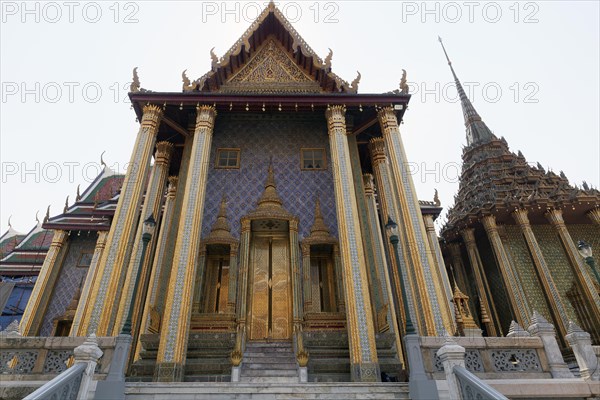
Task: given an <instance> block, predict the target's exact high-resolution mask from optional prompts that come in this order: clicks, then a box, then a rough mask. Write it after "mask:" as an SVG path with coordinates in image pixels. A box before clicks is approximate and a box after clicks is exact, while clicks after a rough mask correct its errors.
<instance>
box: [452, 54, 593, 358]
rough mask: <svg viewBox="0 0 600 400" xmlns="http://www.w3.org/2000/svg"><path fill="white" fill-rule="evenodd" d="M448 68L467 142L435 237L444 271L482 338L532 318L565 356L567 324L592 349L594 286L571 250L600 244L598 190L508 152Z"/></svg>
mask: <svg viewBox="0 0 600 400" xmlns="http://www.w3.org/2000/svg"><path fill="white" fill-rule="evenodd" d="M444 52H445V50H444ZM446 57H447V55H446ZM448 64H449V65H450V69H451V72H452V75H453V77H454V80H455V84H456V88H457V91H458V94H459V96H460V100H461V105H462V110H463V114H464V119H465V127H466V137H467V145H466V147H464V149H463V154H462V161H463V165H462V172H461V176H460V184H459V190H458V193H457V194H456V196H455V204H454V205H453V206H451V207H450V208H449V210H448V215H447V218H448V221H447V223H446V224H445V226H444V227H443V228H442V233H441V236H442V238H443V240H444V246H443V250H444V259H445V265H446V266H447V267H449V268H450V269H451V271H449V274H450V275H451V276H453V277H454V278H455V279H454V282H455V283H456V285H457V286H458V287H459V288H460V290H462V291H464V293H465V294H467V295H468V296H469V298H470V309H471V310H472V311H473V313H474V315H475V316H476V320H477V324H478V325H479V326H480V327H481V329H482V330H484V332H485V333H486V334H487V335H488V336H505V335H506V334H507V333H508V331H509V327H510V324H511V321H516V322H517V323H519V324H520V325H521V326H528V325H529V323H530V322H531V321H530V317H531V315H532V313H533V311H537V312H538V313H540V314H541V315H543V316H544V317H545V318H546V319H547V320H548V321H551V322H552V324H553V325H554V326H555V327H556V329H557V334H558V337H559V344H560V345H561V348H562V349H563V351H565V352H567V353H568V352H569V350H568V344H567V341H566V339H565V336H566V335H567V331H568V326H569V322H570V321H573V322H575V323H576V324H577V325H578V326H580V327H581V328H582V329H583V330H585V331H586V332H588V333H590V334H591V337H592V341H593V342H594V343H595V344H600V298H599V297H598V294H599V293H600V280H598V279H597V278H596V276H595V275H594V271H593V269H592V268H590V266H588V265H587V264H586V263H585V262H584V258H583V257H582V256H581V255H580V254H579V251H578V243H579V241H584V242H586V243H588V244H589V245H591V246H592V247H594V246H595V247H596V248H599V247H600V191H598V190H597V189H594V188H591V187H590V186H589V185H588V184H587V183H585V182H584V183H583V185H582V187H577V186H573V185H571V184H570V183H569V181H568V179H567V177H566V176H565V174H564V173H563V172H562V171H561V172H560V173H558V174H556V173H554V172H553V171H552V170H548V171H546V170H545V169H544V168H543V167H542V165H541V164H540V163H539V162H537V163H536V164H535V165H534V164H532V163H529V162H527V160H526V159H525V156H524V155H523V154H522V153H521V151H518V152H517V153H516V154H515V153H514V152H511V151H510V150H509V147H508V143H507V141H506V139H504V138H503V137H501V138H498V137H497V136H496V135H494V134H493V133H492V131H491V130H490V129H489V128H488V127H487V125H486V124H485V122H483V120H482V119H481V117H480V116H479V114H478V113H477V111H475V108H474V107H473V105H472V104H471V102H470V101H469V99H468V98H467V96H466V94H465V91H464V90H463V88H462V85H461V83H460V81H459V79H458V77H457V76H456V73H455V72H454V68H453V66H452V63H451V62H450V60H449V59H448Z"/></svg>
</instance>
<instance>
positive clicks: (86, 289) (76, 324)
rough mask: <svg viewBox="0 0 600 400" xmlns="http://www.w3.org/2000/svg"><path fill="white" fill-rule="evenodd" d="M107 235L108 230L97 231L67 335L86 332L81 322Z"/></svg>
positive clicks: (88, 304)
mask: <svg viewBox="0 0 600 400" xmlns="http://www.w3.org/2000/svg"><path fill="white" fill-rule="evenodd" d="M107 236H108V231H98V239H97V240H96V247H95V248H94V254H93V255H92V261H91V262H90V267H89V268H88V272H87V275H86V277H85V282H84V284H83V289H82V290H81V296H80V301H79V303H78V304H77V311H76V312H75V317H74V318H73V325H71V333H70V335H69V336H85V335H86V334H87V326H85V325H83V324H82V323H81V322H82V319H83V316H84V315H85V314H87V313H88V308H89V307H90V306H91V305H92V304H93V299H92V298H90V290H91V289H92V287H93V286H94V281H95V280H96V279H98V261H100V257H101V256H102V252H103V251H104V247H105V246H106V238H107Z"/></svg>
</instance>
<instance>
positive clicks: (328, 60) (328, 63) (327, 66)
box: [325, 49, 333, 70]
mask: <svg viewBox="0 0 600 400" xmlns="http://www.w3.org/2000/svg"><path fill="white" fill-rule="evenodd" d="M332 58H333V50H331V49H329V54H327V57H325V69H327V70H331V59H332Z"/></svg>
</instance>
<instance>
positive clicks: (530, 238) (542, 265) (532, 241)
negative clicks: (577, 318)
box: [512, 209, 569, 338]
mask: <svg viewBox="0 0 600 400" xmlns="http://www.w3.org/2000/svg"><path fill="white" fill-rule="evenodd" d="M512 216H513V218H514V220H515V222H517V224H518V225H519V228H520V229H521V232H523V236H524V237H525V242H526V243H527V247H529V253H530V254H531V258H532V259H533V264H534V265H535V269H536V270H537V274H538V277H539V279H540V282H541V283H542V287H543V288H544V292H545V293H546V298H547V299H548V302H549V303H550V307H551V308H552V313H553V314H554V318H556V320H557V321H556V322H558V331H559V332H560V334H561V336H562V337H563V338H564V337H565V335H566V334H567V329H569V316H568V314H567V310H566V308H565V306H564V304H563V303H562V298H561V295H560V292H559V291H558V288H557V287H556V285H555V284H554V280H553V279H552V274H551V273H550V268H548V264H546V260H545V259H544V255H543V254H542V249H541V248H540V245H539V244H538V241H537V239H536V238H535V235H534V234H533V230H532V229H531V224H530V223H529V218H528V217H527V210H525V209H517V210H515V211H513V213H512Z"/></svg>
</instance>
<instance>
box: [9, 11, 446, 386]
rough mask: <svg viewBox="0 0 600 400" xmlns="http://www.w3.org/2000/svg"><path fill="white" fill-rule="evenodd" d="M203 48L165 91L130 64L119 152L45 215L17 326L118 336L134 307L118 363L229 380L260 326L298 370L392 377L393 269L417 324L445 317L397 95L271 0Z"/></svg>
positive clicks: (398, 327) (442, 280) (437, 263)
mask: <svg viewBox="0 0 600 400" xmlns="http://www.w3.org/2000/svg"><path fill="white" fill-rule="evenodd" d="M212 60H213V61H212V68H211V70H210V71H209V72H208V73H207V74H205V75H204V76H202V77H201V78H199V79H196V80H194V81H192V80H190V79H188V78H187V76H186V73H185V71H184V73H183V74H182V77H183V88H182V91H180V92H178V93H159V92H152V91H148V90H145V89H142V88H141V87H140V84H139V79H138V78H137V71H134V81H133V83H132V86H131V93H130V98H131V101H132V104H133V108H134V109H135V112H136V114H137V117H138V119H139V120H140V123H141V126H140V130H139V132H138V135H137V140H136V143H135V147H134V149H133V151H132V155H131V162H130V165H132V166H133V167H130V168H129V169H128V171H127V174H126V176H124V177H123V176H118V175H115V173H114V172H112V171H111V170H109V169H108V168H106V167H105V169H104V171H103V173H102V174H101V175H100V176H99V177H98V178H97V179H96V181H94V183H92V185H91V186H90V187H89V188H87V189H86V190H85V191H83V193H82V194H81V195H79V194H78V196H77V199H76V202H75V203H74V204H73V205H71V206H69V207H65V210H64V212H63V213H62V214H60V215H57V216H53V217H51V218H49V220H48V221H46V222H45V224H44V228H45V229H48V230H51V231H52V232H53V238H52V243H51V245H50V246H49V249H48V254H47V257H46V259H45V262H44V265H43V266H42V268H41V271H40V273H39V276H38V278H37V284H36V286H35V288H34V290H33V293H32V294H31V298H30V300H29V304H28V307H27V309H26V310H25V313H24V315H23V318H22V320H21V322H20V332H21V334H22V335H26V336H35V335H41V336H52V335H71V336H87V335H89V334H91V333H95V334H96V335H98V336H116V335H118V334H119V333H120V332H121V330H122V329H123V325H124V324H125V322H126V319H127V317H128V314H129V313H128V311H129V309H130V307H133V308H132V313H131V315H129V317H130V318H131V327H132V330H131V334H132V337H133V350H132V352H131V356H130V362H131V368H130V370H129V371H130V374H131V376H132V379H138V380H156V381H181V380H184V379H185V380H194V379H196V380H203V379H209V377H212V379H217V380H229V379H230V377H229V375H230V371H231V367H232V363H233V365H236V362H237V363H238V364H239V362H240V361H241V358H243V357H245V355H244V354H245V353H244V350H245V349H247V348H248V346H250V347H251V346H254V345H256V344H257V343H273V344H274V345H278V346H281V347H282V349H283V350H285V351H288V352H289V355H290V356H292V357H295V358H297V359H298V362H302V363H304V364H305V365H307V366H308V372H309V376H311V378H312V379H314V380H334V381H335V380H342V381H344V380H345V381H350V380H354V381H378V380H380V379H381V376H382V373H383V374H385V376H388V377H393V378H394V379H395V378H397V377H398V376H399V375H400V374H401V370H402V368H403V365H404V363H405V362H404V356H403V351H402V345H401V339H400V338H401V335H402V334H403V332H402V330H403V329H404V328H403V327H404V323H403V322H401V321H403V320H404V319H405V315H404V311H403V310H404V308H403V304H402V300H401V295H400V293H401V282H402V281H404V282H406V287H407V301H408V302H409V303H410V307H409V308H408V309H410V310H411V312H412V313H413V315H412V321H414V322H415V325H416V328H417V329H418V332H420V333H422V334H423V335H430V336H435V335H441V334H442V333H443V332H444V331H446V330H447V331H449V332H454V331H455V322H454V312H453V308H452V304H451V299H452V291H451V288H450V284H449V280H448V277H447V274H446V269H445V267H444V264H443V259H442V256H441V254H442V253H441V248H440V247H439V243H438V240H437V237H436V235H435V231H434V228H433V220H434V218H436V217H437V215H438V214H439V213H440V211H441V207H439V203H438V204H436V203H434V202H419V201H418V199H417V196H416V192H415V189H414V185H413V182H412V178H411V176H410V174H409V173H408V171H406V170H404V169H403V168H402V165H404V164H405V163H406V160H407V159H406V154H405V152H404V148H403V144H402V139H401V137H400V133H399V123H400V121H401V120H402V118H403V116H404V112H405V111H406V106H407V104H408V102H409V99H410V95H409V94H408V93H407V92H406V90H405V87H401V89H402V90H396V91H395V92H390V93H388V94H358V93H357V89H358V84H359V80H360V74H359V75H358V77H357V78H356V79H355V80H354V81H352V82H351V83H348V82H347V81H345V80H343V79H341V78H340V77H339V76H337V75H336V74H334V73H333V72H332V67H331V64H332V54H331V53H330V54H329V55H328V57H326V58H325V59H324V60H323V59H321V58H320V57H318V56H317V55H316V54H315V53H314V51H313V50H312V49H311V48H310V47H309V46H308V45H307V44H306V43H305V42H304V40H303V39H302V38H301V37H300V36H299V35H298V33H297V32H296V31H295V30H294V28H293V27H292V26H291V25H290V24H289V22H288V21H287V20H286V19H285V17H284V16H283V15H282V14H281V12H280V11H279V10H278V9H277V8H275V6H274V5H273V4H271V5H270V6H269V7H267V8H266V9H265V10H264V12H263V13H262V14H261V15H260V17H259V18H258V19H257V20H256V21H255V22H254V23H253V24H252V25H251V26H250V28H249V29H248V30H247V31H246V32H245V33H244V34H243V35H242V37H241V38H240V39H239V40H238V41H237V42H236V43H235V44H234V46H233V47H232V48H231V49H230V50H229V51H228V52H227V53H226V54H225V55H224V56H223V57H221V58H220V59H218V58H217V57H216V56H215V55H214V54H212ZM398 78H400V77H398ZM401 86H402V85H401ZM404 86H405V85H404ZM152 159H153V160H154V162H153V163H151V160H152ZM149 217H152V218H151V220H153V221H155V222H156V228H155V230H154V233H153V234H152V236H151V239H150V240H149V242H148V243H147V247H146V244H145V242H144V241H143V240H142V239H143V230H144V223H145V222H147V220H148V219H149ZM388 220H392V221H394V222H395V223H397V225H398V227H399V233H398V235H399V240H400V245H399V246H398V249H399V252H398V253H399V254H397V256H396V255H395V252H394V248H393V246H392V245H391V243H390V241H389V239H388V237H387V235H386V234H385V229H384V225H385V224H386V223H387V222H388ZM400 274H402V275H403V276H402V277H401V276H400ZM399 321H400V322H399ZM267 351H268V350H267ZM232 354H234V355H236V354H237V355H238V357H237V359H236V357H233V356H232ZM307 355H308V356H307ZM240 357H241V358H240ZM246 372H247V373H249V374H250V375H249V376H247V378H250V379H251V378H252V375H251V373H252V372H253V371H243V372H242V379H244V378H245V376H244V373H246Z"/></svg>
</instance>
